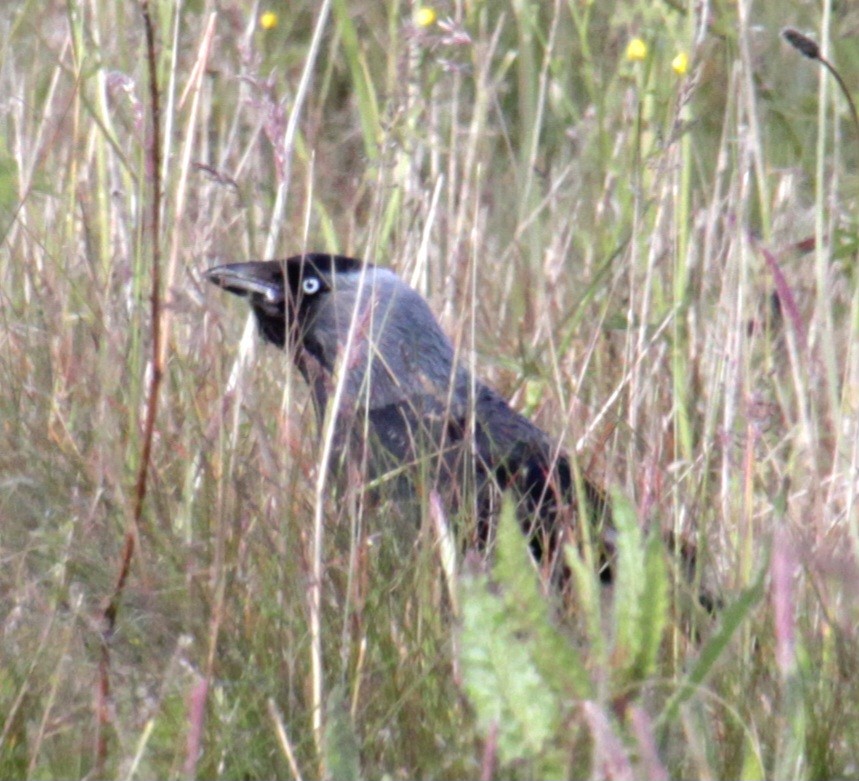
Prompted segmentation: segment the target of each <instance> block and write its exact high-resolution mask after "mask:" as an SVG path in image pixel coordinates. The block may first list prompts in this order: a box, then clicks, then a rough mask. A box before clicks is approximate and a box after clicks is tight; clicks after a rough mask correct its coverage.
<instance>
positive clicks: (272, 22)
mask: <svg viewBox="0 0 859 781" xmlns="http://www.w3.org/2000/svg"><path fill="white" fill-rule="evenodd" d="M259 26H260V27H262V29H263V30H273V29H274V28H275V27H277V14H276V13H275V12H274V11H266V12H265V13H263V14H262V15H261V16H260V18H259Z"/></svg>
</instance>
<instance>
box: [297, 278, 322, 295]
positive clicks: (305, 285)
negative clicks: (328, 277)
mask: <svg viewBox="0 0 859 781" xmlns="http://www.w3.org/2000/svg"><path fill="white" fill-rule="evenodd" d="M319 287H320V284H319V280H318V279H317V278H316V277H305V278H304V281H303V282H302V283H301V289H302V290H303V291H304V294H305V295H307V296H312V295H313V294H314V293H318V292H319Z"/></svg>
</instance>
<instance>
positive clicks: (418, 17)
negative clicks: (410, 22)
mask: <svg viewBox="0 0 859 781" xmlns="http://www.w3.org/2000/svg"><path fill="white" fill-rule="evenodd" d="M437 18H438V17H437V16H436V12H435V11H434V10H433V9H432V8H430V7H429V6H426V5H425V6H423V7H422V8H418V10H417V11H416V12H415V24H416V25H417V26H418V27H429V26H430V25H433V24H435V20H436V19H437Z"/></svg>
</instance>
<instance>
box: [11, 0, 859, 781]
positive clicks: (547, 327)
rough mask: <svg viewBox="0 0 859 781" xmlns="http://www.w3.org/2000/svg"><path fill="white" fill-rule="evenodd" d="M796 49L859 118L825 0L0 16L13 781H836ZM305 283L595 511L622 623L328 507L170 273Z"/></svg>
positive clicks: (438, 515)
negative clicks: (516, 432)
mask: <svg viewBox="0 0 859 781" xmlns="http://www.w3.org/2000/svg"><path fill="white" fill-rule="evenodd" d="M702 14H705V15H702ZM147 16H148V21H149V29H150V31H151V36H150V37H151V40H150V41H148V40H147V21H146V20H147ZM785 26H790V27H794V28H796V29H797V30H799V31H801V32H803V33H805V34H807V35H809V36H811V37H812V38H813V40H815V41H817V42H818V43H819V45H820V47H821V52H822V55H823V57H824V58H826V60H827V61H829V62H831V63H832V65H833V66H834V67H835V68H836V69H837V72H838V73H839V74H840V76H841V77H842V79H843V82H844V84H845V85H846V86H847V88H848V90H853V91H857V89H859V45H857V42H859V9H857V6H856V4H855V3H852V2H844V1H841V2H837V1H836V0H821V1H820V2H808V1H807V0H796V2H792V3H765V2H757V3H754V4H753V3H752V2H751V0H737V1H736V2H728V0H717V1H715V2H709V3H694V2H683V0H678V1H676V2H675V0H666V2H661V3H650V2H643V1H642V0H633V2H622V1H621V0H607V1H606V2H591V1H589V0H564V1H563V2H562V1H561V0H555V2H552V1H551V0H546V1H545V2H524V0H492V1H491V2H490V0H482V1H481V0H472V1H469V0H451V2H440V3H439V4H437V5H427V6H422V7H421V6H418V5H417V4H412V3H405V2H397V0H388V2H371V1H370V0H353V1H352V2H350V1H349V0H333V2H329V0H322V1H321V2H310V3H302V2H293V3H272V4H270V5H269V6H265V5H261V4H257V3H252V2H240V1H239V0H235V1H234V2H228V1H226V0H225V1H224V2H203V0H192V1H191V2H186V3H182V4H177V3H174V2H167V1H162V2H159V1H158V0H154V2H151V3H150V4H149V5H146V4H141V3H139V2H114V1H113V0H91V1H90V2H87V3H82V2H77V0H69V2H68V3H62V2H59V1H58V0H48V1H47V2H40V3H37V2H34V1H33V0H29V1H28V0H22V1H21V2H18V3H6V4H5V5H4V6H3V8H2V10H0V123H2V124H0V128H2V130H1V131H0V240H2V245H0V247H2V248H0V728H2V731H1V732H0V777H2V778H82V777H88V778H176V777H187V778H192V777H199V778H229V779H253V778H260V779H263V778H287V777H296V778H298V777H301V778H308V779H309V778H317V777H330V778H358V777H366V778H383V777H384V778H391V779H395V778H402V779H411V778H477V777H481V778H487V779H488V778H542V777H552V778H645V777H646V778H652V779H665V778H711V779H717V778H744V779H754V778H779V779H787V778H791V779H826V778H859V637H857V633H859V598H857V596H859V558H857V554H859V272H857V254H859V219H858V218H857V214H859V211H857V202H859V176H857V170H859V126H857V125H856V124H855V123H854V120H853V117H852V115H851V110H850V104H849V103H848V101H847V100H846V99H845V96H844V93H843V91H842V90H840V89H839V86H838V84H837V82H836V80H835V78H834V77H833V76H832V75H831V73H830V72H829V71H827V70H826V69H825V67H823V65H822V64H821V63H820V62H819V61H813V60H812V59H808V58H804V57H803V56H802V54H801V53H800V52H799V51H797V50H796V49H795V48H792V47H791V46H790V45H789V44H788V43H787V42H785V40H784V39H783V38H782V36H781V32H782V30H783V28H784V27H785ZM153 76H154V79H153ZM156 114H157V119H158V124H157V127H158V132H157V133H156V132H155V131H154V127H155V126H154V124H153V116H154V115H156ZM305 249H311V250H320V251H338V252H343V253H346V254H351V255H355V256H359V257H366V258H369V259H372V260H374V261H375V262H376V263H379V264H382V265H387V266H390V267H392V268H393V269H395V270H396V271H397V272H398V273H399V274H400V275H402V276H403V277H404V278H405V279H407V280H409V281H410V283H411V284H413V285H414V286H415V287H416V288H418V289H419V290H420V291H421V292H422V293H423V294H424V295H425V296H426V297H427V298H428V299H429V301H430V303H431V306H432V308H433V310H434V311H435V312H436V313H437V314H438V316H439V318H440V320H441V322H442V324H443V326H444V328H445V330H446V331H447V332H448V333H449V334H450V335H451V337H452V338H453V339H454V341H455V342H456V343H457V344H458V345H460V346H461V353H462V355H463V356H464V358H463V359H464V360H466V361H468V362H470V363H472V364H473V365H474V366H475V368H476V371H477V373H478V374H479V376H481V377H482V378H484V379H485V380H487V381H488V382H490V383H491V384H492V385H493V386H494V387H496V388H497V389H498V390H499V391H500V392H501V393H502V394H503V395H504V396H505V397H506V398H508V399H510V400H511V403H512V404H513V406H514V407H515V408H516V409H518V410H520V411H522V412H524V413H525V414H527V415H529V416H531V417H532V418H533V419H534V420H535V421H537V422H538V423H539V424H540V425H541V426H543V427H544V428H545V429H546V430H547V431H549V432H551V434H552V435H553V436H556V437H558V438H560V439H561V441H562V442H563V443H564V446H565V447H566V448H567V450H568V451H569V452H570V453H574V454H575V456H576V460H577V466H578V469H579V470H580V471H581V473H582V474H584V475H587V476H588V477H589V478H590V479H593V480H595V481H597V482H599V483H600V484H601V485H604V486H606V489H607V490H608V491H609V492H610V495H611V496H612V497H613V501H614V512H615V516H616V519H617V526H618V537H619V541H618V548H619V553H618V562H617V571H618V577H617V582H616V584H615V585H614V587H613V589H611V590H607V589H604V588H602V587H601V586H600V585H599V583H598V581H597V578H596V575H595V573H594V570H593V569H592V567H590V566H589V564H591V563H592V559H593V550H592V548H591V547H590V546H589V545H588V540H587V539H586V538H587V536H588V535H587V534H586V533H585V532H586V530H585V529H579V530H578V531H579V533H580V535H581V536H582V537H583V539H582V540H581V544H580V545H579V546H571V547H570V549H569V550H568V551H567V555H568V560H569V562H570V566H571V568H572V571H573V573H574V580H573V587H572V589H571V593H570V594H568V595H567V597H566V598H561V597H560V596H559V595H558V594H557V593H556V591H554V590H553V589H552V588H551V587H550V586H549V585H547V584H546V583H545V582H544V580H543V579H542V578H541V577H540V573H539V572H538V570H537V568H536V567H534V566H533V564H532V562H531V561H530V559H529V558H528V556H527V554H526V548H525V545H524V542H523V539H522V537H521V535H520V534H519V533H518V531H516V530H515V529H514V525H513V522H512V520H511V519H509V518H507V517H506V515H505V516H504V517H503V518H502V522H501V525H500V529H499V537H498V544H497V550H496V552H495V555H494V556H493V557H492V558H491V560H490V561H488V562H477V561H475V555H474V554H473V553H472V554H468V553H467V552H466V551H465V549H464V547H463V545H462V544H457V543H456V542H453V544H451V539H450V535H451V534H452V535H454V536H455V537H457V538H459V539H460V540H461V538H463V536H464V533H463V531H462V529H463V528H464V526H467V524H468V519H464V518H447V517H445V516H444V513H443V511H439V509H438V507H436V506H435V505H434V504H433V503H432V502H431V501H426V502H425V503H424V507H423V512H422V515H423V521H422V523H421V525H420V528H419V529H418V530H414V529H412V528H409V529H405V528H402V527H403V524H401V523H400V524H398V523H396V513H395V512H394V509H395V508H391V507H390V506H386V505H385V504H384V503H382V504H380V505H377V506H374V505H373V504H372V503H368V502H366V501H365V496H364V494H363V493H362V491H361V486H358V485H354V484H350V485H348V486H347V487H346V488H345V489H344V490H343V491H341V492H340V493H335V492H333V490H331V491H329V490H326V488H325V486H324V485H323V481H321V480H319V475H318V470H317V464H318V463H319V458H320V444H319V437H318V432H317V428H316V421H315V417H314V415H313V410H312V408H311V405H310V404H309V397H308V393H307V390H306V388H305V387H304V386H303V385H302V382H301V379H300V377H298V376H297V374H296V372H294V370H293V369H292V368H291V365H290V363H289V361H288V360H287V359H286V357H285V356H284V354H283V353H282V352H279V351H277V350H276V349H274V348H272V347H264V346H262V345H261V344H260V343H258V340H257V339H256V336H255V334H254V332H253V327H252V324H250V323H249V322H248V319H247V315H248V311H247V307H246V306H245V305H244V304H241V303H240V302H239V301H237V300H236V299H234V298H232V297H230V296H227V295H225V294H223V293H221V292H220V291H218V290H216V289H215V288H214V287H212V286H210V285H206V284H205V282H204V281H202V280H201V276H200V275H201V272H202V271H203V270H205V269H206V268H208V267H209V266H211V265H215V264H216V263H219V262H228V261H231V260H244V259H249V258H262V257H285V256H287V255H292V254H296V253H298V252H301V251H303V250H305ZM153 291H154V292H153ZM660 529H661V530H663V531H668V530H670V531H672V532H673V533H674V534H675V535H676V536H677V539H678V540H679V539H683V540H685V541H687V542H688V543H694V544H695V545H696V546H697V549H698V556H697V566H696V568H695V572H694V573H693V582H692V583H691V584H690V583H688V582H687V581H686V580H685V579H683V578H678V577H675V575H676V573H675V572H674V567H673V566H672V564H671V562H672V556H671V555H670V554H671V552H670V551H665V550H663V547H662V543H661V542H660V539H661V535H660V534H659V533H658V530H660ZM699 588H701V589H706V590H707V592H708V593H711V594H713V595H714V596H716V597H717V598H718V600H719V601H720V603H721V608H720V609H719V610H718V612H717V614H716V615H715V616H711V615H708V614H707V613H706V612H705V611H704V610H702V609H701V608H700V606H699V605H698V604H697V601H696V600H695V599H694V592H695V591H696V590H698V589H699ZM317 597H318V599H317Z"/></svg>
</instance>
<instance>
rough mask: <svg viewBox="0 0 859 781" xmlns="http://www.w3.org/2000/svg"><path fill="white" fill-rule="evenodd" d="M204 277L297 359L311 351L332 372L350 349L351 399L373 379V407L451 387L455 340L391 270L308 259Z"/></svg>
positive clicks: (238, 267)
mask: <svg viewBox="0 0 859 781" xmlns="http://www.w3.org/2000/svg"><path fill="white" fill-rule="evenodd" d="M205 277H206V279H208V280H209V281H210V282H212V283H214V284H216V285H218V286H219V287H221V288H223V289H224V290H227V291H229V292H230V293H234V294H235V295H238V296H241V297H243V298H246V299H248V302H249V303H250V305H251V308H252V309H253V311H254V315H255V316H256V321H257V324H258V326H259V330H260V333H261V335H262V337H263V338H264V339H265V340H266V341H269V342H271V343H273V344H275V345H277V346H278V347H281V348H286V349H288V350H290V351H291V352H292V353H293V357H294V358H295V359H296V360H297V361H301V351H302V350H303V351H306V352H307V353H309V354H310V355H311V356H312V357H313V358H314V359H316V361H317V362H318V363H319V364H320V365H321V366H322V367H323V368H324V369H325V370H326V371H327V372H329V373H331V372H333V371H334V367H335V365H336V363H337V360H338V359H339V358H341V357H342V356H343V350H344V348H345V346H346V345H347V343H348V344H349V345H351V352H350V354H349V356H348V358H347V359H346V361H347V363H346V366H347V369H348V370H349V371H348V377H349V379H348V387H347V393H348V394H353V393H354V394H355V398H357V396H358V394H359V393H360V389H361V387H362V384H363V383H364V380H365V379H366V378H368V377H369V379H370V381H371V383H372V388H373V400H372V401H373V404H374V405H376V404H383V403H390V402H391V401H396V400H400V399H401V398H404V397H407V396H408V395H409V394H412V395H413V394H414V393H426V392H427V390H430V391H433V392H438V393H439V394H442V395H444V394H445V393H446V391H447V388H448V387H449V383H450V380H451V369H452V366H453V350H452V348H451V346H450V342H449V341H448V339H447V337H446V336H445V335H444V333H443V332H442V331H441V328H440V327H439V325H438V322H437V321H436V319H435V317H434V316H433V314H432V312H431V311H430V309H429V306H428V305H427V303H426V301H425V300H424V299H423V297H422V296H420V294H418V293H417V291H415V290H413V289H412V288H411V287H409V286H408V285H407V284H406V283H405V282H403V281H402V280H401V279H400V278H399V277H398V276H397V275H396V274H395V273H394V272H393V271H391V270H390V269H386V268H382V267H379V266H375V265H373V264H371V263H365V262H363V261H361V260H356V259H355V258H348V257H344V256H341V255H328V254H323V253H308V254H305V255H298V256H295V257H292V258H289V259H288V260H285V261H280V260H269V261H252V262H247V263H230V264H227V265H224V266H216V267H215V268H211V269H209V270H208V271H206V272H205ZM350 331H352V335H351V338H350ZM299 366H300V364H299ZM368 371H369V375H368V373H367V372H368Z"/></svg>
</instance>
